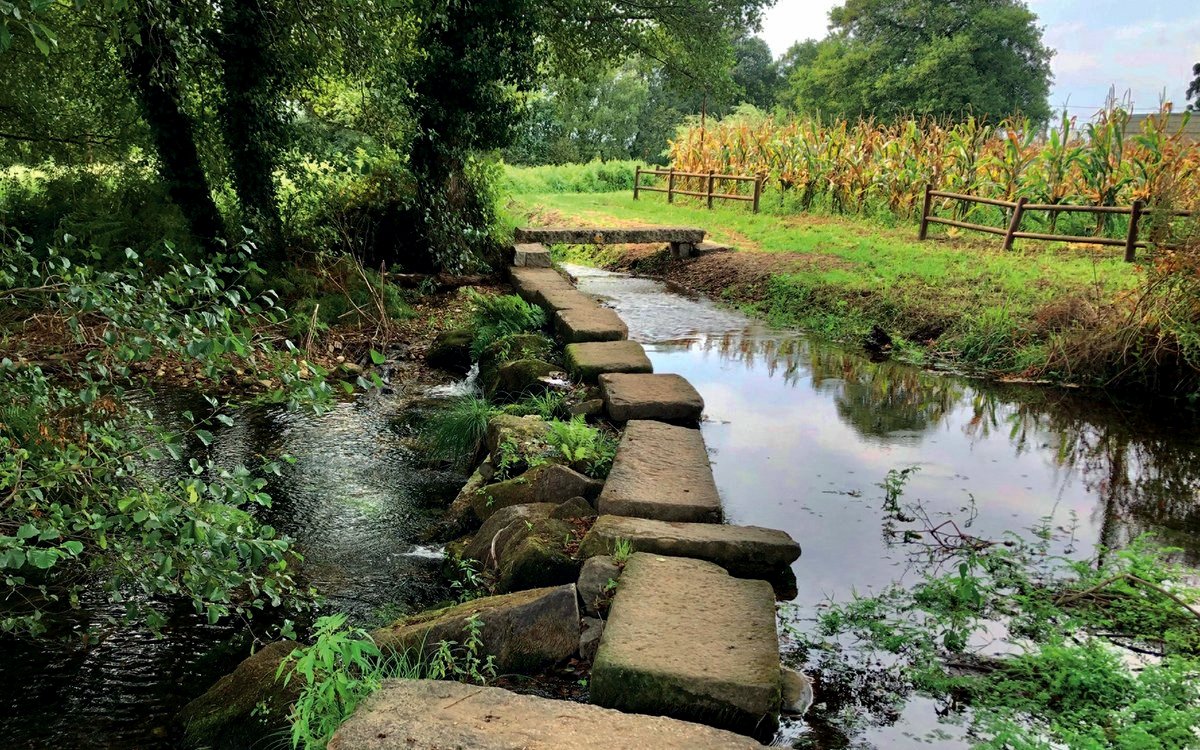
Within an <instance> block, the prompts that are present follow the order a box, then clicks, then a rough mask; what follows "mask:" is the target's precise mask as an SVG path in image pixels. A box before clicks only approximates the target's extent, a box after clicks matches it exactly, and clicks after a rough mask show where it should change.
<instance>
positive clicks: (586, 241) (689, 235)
mask: <svg viewBox="0 0 1200 750" xmlns="http://www.w3.org/2000/svg"><path fill="white" fill-rule="evenodd" d="M515 239H516V241H517V242H541V243H544V244H547V245H620V244H624V243H643V242H689V243H691V244H693V245H694V244H697V243H700V242H703V241H704V230H703V229H697V228H696V227H522V228H519V229H517V231H516V233H515Z"/></svg>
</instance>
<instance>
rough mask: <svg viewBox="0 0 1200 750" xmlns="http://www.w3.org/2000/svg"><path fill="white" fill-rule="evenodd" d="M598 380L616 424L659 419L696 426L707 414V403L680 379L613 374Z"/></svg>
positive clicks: (609, 413)
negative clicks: (632, 420) (703, 414)
mask: <svg viewBox="0 0 1200 750" xmlns="http://www.w3.org/2000/svg"><path fill="white" fill-rule="evenodd" d="M597 380H598V381H599V383H600V390H601V392H602V393H603V397H604V407H605V409H607V411H608V416H609V418H611V419H612V420H613V421H615V422H625V421H627V420H630V419H657V420H660V421H663V422H679V423H682V424H695V423H697V422H699V421H700V415H701V414H702V413H703V412H704V399H703V398H701V397H700V394H699V393H698V392H697V391H696V389H695V388H693V387H692V384H691V383H689V382H688V381H687V380H686V379H685V378H683V377H682V376H679V375H674V374H661V375H642V374H625V373H612V374H607V375H601V376H599V378H597Z"/></svg>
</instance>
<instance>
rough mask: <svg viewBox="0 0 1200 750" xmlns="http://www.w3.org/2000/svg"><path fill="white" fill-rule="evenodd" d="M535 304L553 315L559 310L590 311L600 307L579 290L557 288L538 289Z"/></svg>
mask: <svg viewBox="0 0 1200 750" xmlns="http://www.w3.org/2000/svg"><path fill="white" fill-rule="evenodd" d="M533 303H534V304H535V305H540V306H542V307H544V308H546V311H547V312H549V313H551V314H553V313H556V312H558V311H559V310H575V309H579V308H589V309H590V308H594V307H597V306H598V304H597V302H596V300H595V299H593V298H591V297H589V296H588V295H586V294H584V293H583V292H581V291H579V290H578V289H558V288H556V287H551V288H548V289H538V290H537V291H536V292H534V295H533Z"/></svg>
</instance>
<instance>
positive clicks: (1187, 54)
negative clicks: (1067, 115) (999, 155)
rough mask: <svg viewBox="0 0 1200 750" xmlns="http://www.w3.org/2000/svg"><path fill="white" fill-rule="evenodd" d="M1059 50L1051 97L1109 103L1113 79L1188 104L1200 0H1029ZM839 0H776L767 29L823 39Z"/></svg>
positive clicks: (774, 35) (787, 36)
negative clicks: (1187, 93)
mask: <svg viewBox="0 0 1200 750" xmlns="http://www.w3.org/2000/svg"><path fill="white" fill-rule="evenodd" d="M1027 1H1028V3H1029V7H1030V8H1031V9H1032V10H1033V12H1034V13H1037V15H1038V18H1039V23H1040V24H1041V25H1042V26H1043V27H1044V28H1045V32H1044V34H1045V39H1046V43H1047V44H1048V45H1049V46H1050V47H1051V48H1052V49H1054V50H1055V51H1056V54H1055V55H1054V58H1053V60H1052V61H1051V63H1050V66H1051V68H1053V70H1054V83H1053V85H1052V86H1051V89H1050V105H1051V106H1052V107H1054V108H1056V109H1057V108H1059V107H1061V106H1062V105H1063V104H1064V103H1066V102H1068V101H1069V104H1070V107H1071V108H1072V110H1071V111H1072V112H1073V113H1075V114H1080V115H1086V114H1088V111H1089V110H1095V109H1098V108H1099V107H1100V105H1102V104H1103V103H1104V98H1105V95H1106V94H1107V92H1108V89H1109V87H1111V86H1114V85H1115V86H1116V88H1117V93H1118V95H1121V94H1124V93H1125V92H1126V91H1129V92H1130V93H1131V94H1132V97H1133V106H1134V109H1135V110H1143V109H1152V108H1154V107H1156V106H1157V103H1158V99H1159V97H1160V96H1161V95H1162V94H1163V92H1164V91H1165V92H1166V96H1167V98H1168V99H1170V100H1171V101H1173V102H1175V105H1176V106H1175V109H1176V111H1179V110H1181V109H1183V105H1184V98H1183V92H1184V90H1185V89H1186V88H1187V84H1188V81H1190V80H1191V77H1192V76H1191V71H1192V65H1193V64H1194V63H1197V62H1200V0H1144V1H1142V2H1138V1H1137V0H1133V1H1131V0H1121V1H1120V2H1116V1H1114V0H1027ZM840 4H841V3H840V2H836V1H835V0H777V3H776V5H775V7H773V8H771V9H769V10H768V11H767V14H766V18H765V20H764V21H763V30H762V32H761V36H762V37H763V38H764V39H766V40H767V44H769V45H771V51H772V52H774V53H775V54H776V56H778V55H779V54H781V53H783V52H784V51H785V50H787V48H788V47H790V46H791V45H792V43H793V42H796V41H799V40H801V39H808V38H813V39H820V38H821V37H823V36H825V33H826V30H827V27H828V25H829V9H830V8H832V7H834V6H835V5H840Z"/></svg>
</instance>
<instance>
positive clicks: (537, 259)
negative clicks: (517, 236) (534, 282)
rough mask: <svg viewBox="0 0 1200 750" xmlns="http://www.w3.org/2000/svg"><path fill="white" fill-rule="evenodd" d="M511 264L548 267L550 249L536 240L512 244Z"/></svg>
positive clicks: (549, 264)
mask: <svg viewBox="0 0 1200 750" xmlns="http://www.w3.org/2000/svg"><path fill="white" fill-rule="evenodd" d="M513 265H514V266H526V267H528V268H550V267H551V266H552V265H553V264H552V263H551V262H550V251H549V250H547V249H546V246H545V245H542V244H540V243H537V242H526V243H521V244H519V245H513Z"/></svg>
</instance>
